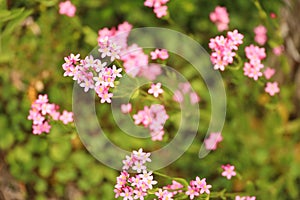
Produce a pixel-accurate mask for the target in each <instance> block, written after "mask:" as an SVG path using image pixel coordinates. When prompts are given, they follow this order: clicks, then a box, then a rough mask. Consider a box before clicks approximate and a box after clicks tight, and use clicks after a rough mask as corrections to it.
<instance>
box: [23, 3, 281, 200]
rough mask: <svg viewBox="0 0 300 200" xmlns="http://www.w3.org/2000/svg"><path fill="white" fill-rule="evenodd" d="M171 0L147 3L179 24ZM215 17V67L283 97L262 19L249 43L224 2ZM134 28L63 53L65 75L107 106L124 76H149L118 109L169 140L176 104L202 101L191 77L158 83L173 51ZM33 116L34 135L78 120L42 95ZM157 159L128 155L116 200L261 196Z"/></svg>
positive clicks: (105, 33)
mask: <svg viewBox="0 0 300 200" xmlns="http://www.w3.org/2000/svg"><path fill="white" fill-rule="evenodd" d="M167 2H169V0H146V1H145V2H144V5H145V6H146V7H150V8H153V12H154V13H155V14H156V17H157V18H161V19H163V20H165V21H166V22H168V23H173V22H174V20H172V18H171V16H170V13H168V7H167ZM254 3H255V5H256V6H257V7H258V8H259V13H260V14H261V16H264V17H263V18H264V19H265V15H264V14H262V13H263V10H262V9H261V7H260V5H259V2H258V1H254ZM59 7H60V14H64V15H67V16H69V17H73V16H74V15H75V12H76V8H75V7H74V5H72V4H71V3H70V1H67V2H63V3H60V5H59ZM209 18H210V20H211V22H213V23H215V24H216V27H217V30H218V31H219V32H220V35H217V36H215V37H213V38H211V39H210V41H209V43H208V44H207V46H208V48H209V49H210V50H211V53H210V60H211V63H212V65H213V69H214V70H216V72H217V70H218V72H221V73H226V72H229V73H231V74H232V76H233V77H234V76H240V77H241V75H242V76H243V78H244V77H246V79H247V81H252V82H253V81H254V83H255V84H256V83H257V86H258V87H263V90H264V92H265V93H267V94H268V95H269V96H271V97H273V96H275V95H278V93H279V92H280V88H279V83H278V82H277V81H270V80H271V79H272V78H273V76H274V75H275V72H276V71H275V69H274V68H271V67H267V66H265V64H264V63H265V60H266V58H267V53H269V52H267V48H265V47H264V45H266V44H267V41H268V36H267V31H268V30H267V27H266V26H264V25H261V24H259V25H258V26H257V27H255V29H254V30H253V32H254V34H255V37H254V41H255V42H256V44H255V43H250V44H245V37H246V36H245V35H244V34H243V33H242V32H241V31H239V30H238V29H233V30H229V22H230V18H229V14H228V12H227V9H226V8H225V7H222V6H217V7H216V8H215V10H214V11H212V12H211V13H210V15H209ZM132 28H133V25H131V24H129V23H128V22H124V23H122V24H119V25H118V26H117V27H113V28H111V29H109V28H103V29H100V30H99V31H98V38H97V41H98V46H97V48H96V50H95V51H93V52H92V53H91V54H90V55H87V56H85V57H82V56H81V55H80V54H79V53H70V55H69V56H66V57H65V58H64V63H63V65H62V69H63V70H64V74H63V76H64V77H69V78H72V79H73V81H74V82H75V83H76V84H78V85H79V86H80V87H81V89H82V90H83V91H84V92H86V93H87V92H90V91H93V92H95V93H96V94H97V98H98V99H97V100H98V102H100V103H101V104H106V103H107V104H110V103H112V101H113V100H112V99H113V98H118V96H114V94H115V90H117V89H118V86H119V84H120V79H121V78H122V77H123V76H125V75H128V76H130V77H131V78H135V77H143V78H145V79H147V80H149V84H147V85H146V86H144V87H143V88H138V89H137V91H136V93H135V94H137V96H138V97H135V98H136V99H137V100H135V101H133V102H134V103H135V104H134V103H132V102H129V103H127V104H122V105H120V108H119V109H120V110H121V112H122V113H123V114H124V115H129V116H131V118H132V119H133V121H134V124H135V125H137V126H143V127H144V128H145V129H147V131H149V135H150V136H151V140H152V142H165V141H167V140H168V139H169V136H170V135H169V134H170V133H168V130H167V126H168V122H169V121H170V118H171V117H172V115H173V114H174V113H176V112H177V110H176V108H177V107H176V106H178V104H180V103H182V102H183V101H184V100H188V101H189V103H190V104H192V105H194V104H198V103H199V102H200V101H201V98H200V96H199V94H198V93H196V92H194V91H193V90H192V86H191V84H189V83H187V82H182V83H180V84H178V89H177V90H176V91H175V92H174V93H172V94H171V93H170V92H168V91H167V88H166V87H164V86H163V85H162V83H161V82H158V81H155V80H156V77H157V76H159V75H160V74H162V71H163V70H162V67H164V65H158V64H159V63H163V64H166V63H167V62H168V59H169V57H170V54H169V52H168V51H167V49H152V51H151V52H145V51H144V50H143V49H142V48H141V47H139V46H138V44H130V45H129V44H128V41H127V40H128V37H129V34H130V32H131V30H132ZM249 40H250V39H248V40H247V41H249ZM282 51H283V48H282V46H277V47H274V48H273V54H276V55H279V54H281V53H282ZM151 62H157V63H158V64H157V65H156V64H153V63H151ZM135 94H134V95H135ZM174 110H175V111H174ZM28 119H29V120H32V121H33V125H32V133H33V134H35V135H40V134H43V133H49V132H50V129H51V125H50V124H51V123H54V122H62V124H61V125H62V126H70V123H72V122H73V113H72V112H68V111H66V110H64V111H63V112H62V113H60V112H59V106H58V105H56V104H53V103H50V102H49V99H48V95H47V94H44V95H39V96H38V99H37V100H35V101H34V102H33V103H32V106H31V109H30V111H29V116H28ZM71 128H74V127H71ZM223 138H224V136H222V134H221V132H211V133H210V134H209V136H208V137H206V138H205V140H204V146H205V149H206V150H208V151H211V150H212V151H215V150H217V148H218V145H219V143H221V142H222V141H223ZM150 156H151V154H150V153H146V152H144V151H143V149H142V148H141V149H139V150H138V151H133V152H132V153H131V155H129V156H126V158H125V160H123V164H124V165H123V168H122V171H121V172H120V175H119V176H118V177H117V180H116V185H115V188H114V193H115V198H122V199H124V200H133V199H141V200H143V199H158V200H172V199H174V200H180V199H235V200H255V199H256V197H255V196H251V195H250V196H249V194H244V193H231V192H227V190H226V189H223V190H220V191H214V189H213V185H211V184H209V183H210V182H208V181H207V178H203V177H202V178H200V177H201V176H200V175H199V176H196V177H195V179H193V180H186V179H184V178H178V177H171V176H169V175H168V174H163V173H160V172H158V171H151V170H150V169H148V168H147V167H146V163H147V162H151V159H150ZM220 169H222V170H223V171H222V173H221V176H223V177H226V179H228V180H230V179H232V177H235V176H237V177H238V178H239V177H241V175H240V174H239V173H237V172H236V169H235V166H234V165H231V164H224V165H222V166H221V167H220ZM215 170H218V169H215ZM161 179H162V180H163V181H162V183H165V182H170V184H168V185H164V184H161V183H160V182H159V180H161Z"/></svg>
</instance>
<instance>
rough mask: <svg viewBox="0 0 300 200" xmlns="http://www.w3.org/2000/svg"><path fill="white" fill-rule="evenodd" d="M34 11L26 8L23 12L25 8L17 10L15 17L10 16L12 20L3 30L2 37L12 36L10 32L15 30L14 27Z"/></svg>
mask: <svg viewBox="0 0 300 200" xmlns="http://www.w3.org/2000/svg"><path fill="white" fill-rule="evenodd" d="M31 13H32V10H26V11H24V12H23V10H19V11H18V12H16V14H15V15H14V17H13V18H10V19H11V20H10V21H9V22H8V23H7V25H6V26H5V28H4V31H3V32H2V35H1V39H4V38H5V37H6V36H9V37H10V36H11V35H10V34H11V33H12V32H13V31H14V29H15V28H16V27H17V26H18V25H19V24H20V23H21V22H22V21H23V20H24V19H25V18H26V17H28V16H29V15H30V14H31Z"/></svg>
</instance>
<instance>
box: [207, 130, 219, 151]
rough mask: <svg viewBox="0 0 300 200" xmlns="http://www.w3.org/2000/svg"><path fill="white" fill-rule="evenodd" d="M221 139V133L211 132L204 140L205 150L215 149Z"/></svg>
mask: <svg viewBox="0 0 300 200" xmlns="http://www.w3.org/2000/svg"><path fill="white" fill-rule="evenodd" d="M222 140H223V137H222V135H221V133H211V134H210V135H209V137H207V138H206V139H205V140H204V144H205V148H206V149H207V150H216V149H217V144H218V143H219V142H221V141H222Z"/></svg>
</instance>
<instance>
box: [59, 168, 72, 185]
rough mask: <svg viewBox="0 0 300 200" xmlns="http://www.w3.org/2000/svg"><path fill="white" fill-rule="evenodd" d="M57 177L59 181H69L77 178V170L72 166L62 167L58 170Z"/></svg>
mask: <svg viewBox="0 0 300 200" xmlns="http://www.w3.org/2000/svg"><path fill="white" fill-rule="evenodd" d="M55 178H56V180H57V181H58V182H61V183H67V182H68V181H72V180H74V179H75V178H76V170H75V169H74V168H73V167H72V166H70V167H67V168H61V169H59V170H58V171H57V172H56V174H55Z"/></svg>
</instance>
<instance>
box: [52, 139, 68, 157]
mask: <svg viewBox="0 0 300 200" xmlns="http://www.w3.org/2000/svg"><path fill="white" fill-rule="evenodd" d="M70 152H71V145H70V143H69V142H59V143H56V144H53V145H52V146H50V158H51V159H52V160H53V161H55V162H62V161H64V160H65V159H66V158H68V156H69V154H70Z"/></svg>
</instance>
